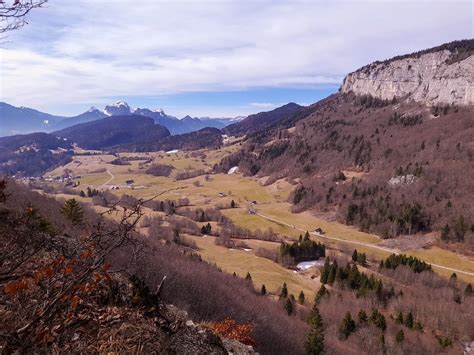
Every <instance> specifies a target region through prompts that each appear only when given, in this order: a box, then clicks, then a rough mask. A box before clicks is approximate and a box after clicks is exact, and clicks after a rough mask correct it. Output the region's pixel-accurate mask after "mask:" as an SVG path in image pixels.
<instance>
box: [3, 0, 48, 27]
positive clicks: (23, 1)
mask: <svg viewBox="0 0 474 355" xmlns="http://www.w3.org/2000/svg"><path fill="white" fill-rule="evenodd" d="M46 2H48V0H0V33H5V32H9V31H13V30H17V29H19V28H20V27H23V26H24V25H26V24H27V23H28V22H27V21H26V15H28V13H29V12H30V11H31V10H33V9H36V8H39V7H42V6H43V5H44V4H45V3H46Z"/></svg>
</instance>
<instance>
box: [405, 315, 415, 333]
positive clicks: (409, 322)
mask: <svg viewBox="0 0 474 355" xmlns="http://www.w3.org/2000/svg"><path fill="white" fill-rule="evenodd" d="M413 323H414V321H413V314H411V312H408V314H407V316H406V318H405V325H406V326H407V328H410V329H413Z"/></svg>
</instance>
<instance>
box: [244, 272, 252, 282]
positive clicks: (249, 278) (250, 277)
mask: <svg viewBox="0 0 474 355" xmlns="http://www.w3.org/2000/svg"><path fill="white" fill-rule="evenodd" d="M245 280H247V281H252V275H250V272H248V271H247V275H245Z"/></svg>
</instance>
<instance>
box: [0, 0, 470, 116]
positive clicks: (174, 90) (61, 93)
mask: <svg viewBox="0 0 474 355" xmlns="http://www.w3.org/2000/svg"><path fill="white" fill-rule="evenodd" d="M473 21H474V1H472V0H468V1H456V0H446V1H436V0H432V1H421V0H418V1H417V0H391V1H389V0H367V1H359V0H353V1H351V0H345V1H337V0H331V1H326V0H313V1H297V0H289V1H278V0H273V1H265V0H237V1H225V0H222V1H218V0H214V1H206V0H200V1H182V0H169V1H159V0H140V1H135V2H132V1H124V0H49V2H48V3H47V5H46V6H45V7H44V8H42V9H38V10H35V11H33V12H32V13H31V14H30V16H29V18H28V22H29V24H28V25H27V26H25V27H23V28H22V29H20V30H18V31H14V32H9V33H8V35H7V36H6V37H4V38H2V39H0V101H5V102H8V103H10V104H13V105H16V106H27V107H33V108H36V109H39V110H42V111H45V112H48V113H53V114H60V115H75V114H79V113H81V112H84V111H86V110H87V109H88V108H89V107H90V106H96V107H99V108H103V107H104V106H105V105H106V104H108V103H112V102H115V101H117V100H126V101H127V102H128V103H129V104H130V105H131V106H132V107H148V108H151V109H155V108H162V109H164V110H165V112H166V113H168V114H170V115H173V116H176V117H183V116H185V115H188V114H189V115H191V116H201V117H203V116H207V117H209V116H211V117H233V116H241V115H248V114H250V113H255V112H260V111H268V110H271V109H273V108H276V107H278V106H281V105H283V104H285V103H288V102H296V103H299V104H302V105H308V104H311V103H314V102H316V101H318V100H320V99H322V98H324V97H326V96H327V95H329V94H331V93H334V92H337V90H338V89H339V87H340V84H341V82H342V80H343V78H344V76H345V75H346V74H347V73H348V72H351V71H354V70H356V69H357V68H359V67H361V66H363V65H365V64H368V63H370V62H373V61H375V60H383V59H387V58H390V57H393V56H395V55H400V54H405V53H410V52H413V51H417V50H421V49H425V48H429V47H433V46H436V45H440V44H442V43H445V42H450V41H453V40H457V39H466V38H473V37H474V36H473V33H474V22H473Z"/></svg>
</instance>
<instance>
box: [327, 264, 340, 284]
mask: <svg viewBox="0 0 474 355" xmlns="http://www.w3.org/2000/svg"><path fill="white" fill-rule="evenodd" d="M338 270H339V267H338V265H337V261H336V260H334V262H333V263H332V265H331V266H330V268H329V275H328V284H329V285H332V284H333V283H334V281H335V280H336V279H337V273H338Z"/></svg>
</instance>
